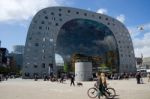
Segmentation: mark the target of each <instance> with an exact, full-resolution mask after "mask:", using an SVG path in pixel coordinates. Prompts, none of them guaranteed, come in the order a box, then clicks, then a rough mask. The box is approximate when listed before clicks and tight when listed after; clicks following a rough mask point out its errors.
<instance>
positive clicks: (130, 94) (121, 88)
mask: <svg viewBox="0 0 150 99" xmlns="http://www.w3.org/2000/svg"><path fill="white" fill-rule="evenodd" d="M144 82H145V84H136V80H135V79H129V80H109V81H108V83H109V86H111V87H113V88H115V90H116V93H117V95H118V96H116V97H115V99H150V82H149V83H148V82H147V79H146V78H145V79H144ZM94 83H95V82H83V87H78V86H75V87H74V86H71V87H70V82H69V81H66V82H65V83H64V84H61V83H58V82H50V81H43V80H38V81H34V80H31V79H30V80H29V79H28V80H24V79H9V80H8V81H3V82H0V99H90V98H89V97H88V96H87V90H88V89H89V88H90V87H93V84H94ZM102 98H103V97H102Z"/></svg>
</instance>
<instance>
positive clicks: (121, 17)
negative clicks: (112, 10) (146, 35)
mask: <svg viewBox="0 0 150 99" xmlns="http://www.w3.org/2000/svg"><path fill="white" fill-rule="evenodd" d="M116 19H117V20H119V21H120V22H122V23H124V21H125V15H123V14H120V15H119V16H117V17H116Z"/></svg>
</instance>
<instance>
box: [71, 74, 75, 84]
mask: <svg viewBox="0 0 150 99" xmlns="http://www.w3.org/2000/svg"><path fill="white" fill-rule="evenodd" d="M70 80H71V83H70V86H72V84H73V85H74V86H75V84H74V80H75V79H74V75H71V77H70Z"/></svg>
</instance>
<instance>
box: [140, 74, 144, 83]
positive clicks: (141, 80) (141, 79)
mask: <svg viewBox="0 0 150 99" xmlns="http://www.w3.org/2000/svg"><path fill="white" fill-rule="evenodd" d="M142 76H143V74H142V73H141V72H140V84H144V82H143V78H142Z"/></svg>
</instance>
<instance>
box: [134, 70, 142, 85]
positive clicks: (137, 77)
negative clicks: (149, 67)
mask: <svg viewBox="0 0 150 99" xmlns="http://www.w3.org/2000/svg"><path fill="white" fill-rule="evenodd" d="M135 77H136V80H137V84H140V79H141V74H140V72H137V73H136V75H135Z"/></svg>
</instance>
